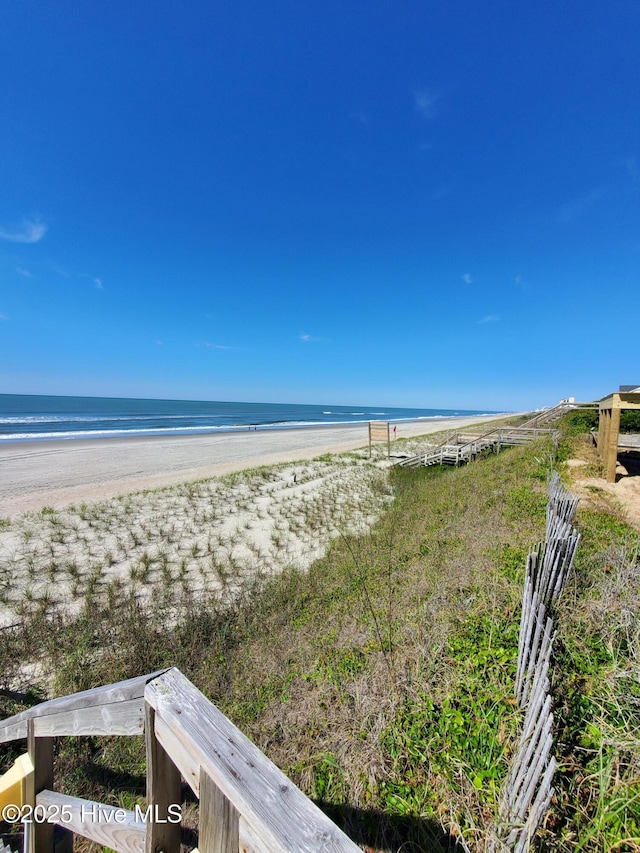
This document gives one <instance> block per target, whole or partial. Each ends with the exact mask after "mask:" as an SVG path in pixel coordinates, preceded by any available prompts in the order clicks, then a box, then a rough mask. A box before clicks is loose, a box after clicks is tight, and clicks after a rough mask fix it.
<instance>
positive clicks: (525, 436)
mask: <svg viewBox="0 0 640 853" xmlns="http://www.w3.org/2000/svg"><path fill="white" fill-rule="evenodd" d="M543 435H548V436H550V437H551V438H553V439H554V440H558V439H559V437H560V433H559V432H558V431H557V430H555V429H545V428H540V427H509V426H507V427H496V428H495V429H492V430H490V431H489V432H485V433H484V434H483V435H474V434H472V433H462V432H458V433H454V434H453V435H450V436H447V438H446V439H445V441H444V442H443V443H442V444H439V445H437V446H436V447H431V448H429V450H427V451H425V452H424V453H419V454H417V455H416V456H411V457H408V458H407V459H401V460H400V461H399V462H397V463H396V465H397V466H399V467H401V468H419V467H424V466H429V465H462V464H464V463H465V462H470V461H471V460H472V459H475V458H476V457H477V456H478V455H479V454H480V453H482V452H483V451H484V450H489V449H492V450H495V451H496V452H499V451H500V450H502V448H503V447H513V446H515V445H518V444H527V443H528V442H529V441H535V440H536V439H537V438H540V436H543Z"/></svg>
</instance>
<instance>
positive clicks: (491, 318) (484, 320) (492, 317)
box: [478, 314, 500, 326]
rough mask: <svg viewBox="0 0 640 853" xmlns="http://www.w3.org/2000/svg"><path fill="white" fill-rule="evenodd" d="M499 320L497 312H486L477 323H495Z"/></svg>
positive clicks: (480, 324)
mask: <svg viewBox="0 0 640 853" xmlns="http://www.w3.org/2000/svg"><path fill="white" fill-rule="evenodd" d="M499 320H500V316H499V315H498V314H487V315H486V316H485V317H483V318H482V320H478V325H479V326H483V325H484V324H485V323H497V322H498V321H499Z"/></svg>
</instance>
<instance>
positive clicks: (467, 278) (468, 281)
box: [462, 272, 473, 284]
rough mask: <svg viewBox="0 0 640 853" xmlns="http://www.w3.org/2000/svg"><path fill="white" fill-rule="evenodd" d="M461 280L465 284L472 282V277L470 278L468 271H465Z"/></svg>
mask: <svg viewBox="0 0 640 853" xmlns="http://www.w3.org/2000/svg"><path fill="white" fill-rule="evenodd" d="M462 280H463V281H464V283H465V284H473V279H472V278H471V273H469V272H466V273H465V274H464V275H463V276H462Z"/></svg>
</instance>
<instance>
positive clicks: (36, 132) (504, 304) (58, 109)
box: [0, 0, 640, 409]
mask: <svg viewBox="0 0 640 853" xmlns="http://www.w3.org/2000/svg"><path fill="white" fill-rule="evenodd" d="M639 55H640V3H638V2H637V0H613V2H611V3H608V4H605V3H602V2H601V0H598V2H594V0H579V2H578V0H575V2H562V0H560V2H558V1H557V0H554V2H547V0H538V2H535V3H533V2H527V3H524V2H521V0H504V1H503V0H495V1H494V0H486V2H485V1H484V0H483V2H477V0H464V2H463V1H462V0H446V2H445V0H442V1H441V2H427V0H407V2H402V0H400V1H399V2H398V0H393V2H392V0H384V1H383V0H362V1H361V2H360V0H340V2H336V0H323V2H321V3H311V2H306V0H269V2H266V0H260V2H256V0H233V2H227V0H217V2H215V3H210V2H200V0H194V1H193V2H188V3H176V2H165V0H154V2H153V3H149V2H138V0H128V2H126V3H119V2H109V3H107V2H102V0H97V2H92V3H86V2H80V0H77V2H68V1H67V0H55V2H49V0H41V2H30V0H24V2H20V3H6V4H4V7H3V23H2V28H1V30H0V80H2V86H1V88H0V122H1V139H2V145H1V149H0V150H1V156H0V392H9V393H52V394H91V395H112V396H143V397H165V398H167V397H168V398H178V399H210V400H254V401H283V402H309V403H311V402H327V403H335V404H339V403H344V404H350V403H359V404H371V405H374V404H375V405H377V404H380V405H398V406H403V405H406V406H421V407H460V408H462V407H464V408H488V409H520V408H527V407H535V406H540V405H546V404H552V403H554V402H556V401H557V400H558V399H559V398H560V397H564V396H567V395H574V396H576V397H577V398H581V399H585V398H593V397H600V396H603V395H604V394H605V393H607V392H609V391H611V390H612V389H614V388H615V387H617V385H618V384H619V383H633V382H635V381H640V356H639V353H640V346H639V343H638V316H639V308H638V306H639V293H638V290H639V287H638V286H639V272H640V63H638V56H639Z"/></svg>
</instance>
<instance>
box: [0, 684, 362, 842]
mask: <svg viewBox="0 0 640 853" xmlns="http://www.w3.org/2000/svg"><path fill="white" fill-rule="evenodd" d="M143 734H144V736H145V740H146V752H147V807H146V808H144V809H136V810H134V811H130V810H126V809H118V808H115V807H113V806H108V805H105V804H103V803H97V802H92V801H89V800H84V799H80V798H78V797H73V796H69V795H68V794H62V793H59V792H57V791H55V790H54V765H53V743H54V739H55V738H56V737H58V736H63V735H64V736H69V735H83V736H85V735H91V736H96V735H97V736H99V735H143ZM25 738H26V740H27V748H28V752H29V755H30V757H31V762H32V764H33V768H34V772H33V778H32V780H31V782H32V787H31V790H32V795H31V797H32V799H31V802H30V803H28V805H29V806H31V807H32V808H33V807H36V806H37V807H38V808H39V809H40V814H41V815H47V816H48V817H51V816H58V818H61V819H59V820H56V821H55V823H57V824H59V826H61V827H62V828H63V840H62V843H61V844H56V845H55V849H57V851H58V853H61V851H62V850H65V851H70V850H71V849H72V847H71V842H72V837H73V834H74V833H75V834H77V835H81V836H83V837H85V838H88V839H90V840H91V841H95V842H97V843H98V844H102V845H104V846H107V847H109V848H111V849H112V850H115V851H118V853H161V851H162V853H179V851H180V822H179V817H178V820H177V821H175V822H172V819H174V820H175V818H176V814H177V815H178V816H179V814H180V808H181V803H182V797H181V777H182V778H183V779H184V780H185V782H186V783H187V784H188V785H189V787H190V788H191V790H192V791H193V792H194V794H195V795H196V796H197V797H199V800H200V817H199V840H198V850H199V853H232V851H233V853H238V851H241V853H267V851H270V853H294V851H299V853H307V851H309V852H310V851H320V850H322V851H327V853H356V851H358V850H359V848H358V847H357V846H356V845H355V844H354V843H353V842H352V841H351V840H350V839H349V838H347V836H346V835H344V833H342V832H341V831H340V830H339V829H338V827H337V826H336V825H335V824H334V823H333V822H332V821H331V820H330V819H329V818H328V817H327V816H326V815H325V814H323V812H321V811H320V809H318V808H317V807H316V806H315V805H314V804H313V803H312V802H311V800H309V799H308V798H307V797H306V796H305V795H304V794H303V793H302V791H300V790H299V789H298V788H297V787H296V786H295V785H294V784H293V783H292V782H291V781H290V780H289V779H288V778H287V777H286V776H285V775H284V773H282V772H281V771H280V770H279V769H278V768H277V767H276V766H275V765H274V764H273V763H272V762H271V761H269V759H268V758H267V757H266V756H265V755H264V754H263V753H262V752H261V751H260V750H259V749H258V747H257V746H256V745H255V744H253V743H252V742H251V741H250V740H249V739H248V738H247V737H245V735H244V734H243V733H242V732H241V731H240V730H239V729H238V728H236V727H235V726H234V725H233V723H231V721H230V720H228V719H227V717H225V716H224V714H222V713H221V711H219V710H218V709H217V708H216V707H215V705H213V704H212V703H211V702H209V701H208V700H207V699H206V697H205V696H203V694H202V693H200V691H199V690H197V689H196V687H194V685H193V684H192V683H191V682H190V681H188V679H186V678H185V676H184V675H183V674H182V673H181V672H180V671H179V670H178V669H175V668H173V669H168V670H165V671H160V672H155V673H151V674H149V675H143V676H140V677H138V678H132V679H129V680H128V681H121V682H119V683H118V684H111V685H108V686H105V687H98V688H96V689H94V690H87V691H84V692H82V693H76V694H74V695H72V696H63V697H61V698H59V699H52V700H50V701H48V702H43V703H42V704H41V705H36V706H35V707H33V708H30V709H28V710H27V711H22V712H21V713H19V714H16V715H15V716H13V717H9V718H8V719H5V720H3V721H2V722H0V743H8V742H11V741H15V740H20V739H25ZM54 826H55V824H54V823H48V822H44V823H40V822H38V823H32V824H25V828H26V829H27V830H28V831H27V832H25V850H26V851H27V853H53V851H54Z"/></svg>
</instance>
